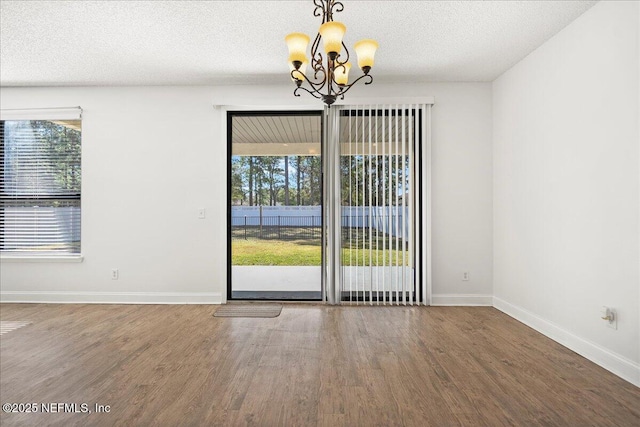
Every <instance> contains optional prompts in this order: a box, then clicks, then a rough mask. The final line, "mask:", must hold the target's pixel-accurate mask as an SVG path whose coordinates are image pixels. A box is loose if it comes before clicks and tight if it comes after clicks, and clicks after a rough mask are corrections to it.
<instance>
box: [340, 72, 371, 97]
mask: <svg viewBox="0 0 640 427" xmlns="http://www.w3.org/2000/svg"><path fill="white" fill-rule="evenodd" d="M365 77H369V81H366V82H364V84H365V85H370V84H371V83H373V76H371V75H370V74H365V75H362V76H360V77H358V78H357V79H355V80H354V81H353V83H351V84H349V85H345V86H342V87H341V88H340V91H339V92H338V93H336V95H338V96H342V97H344V94H345V93H347V92H348V91H349V89H351V88H352V87H353V85H355V84H356V83H358V82H359V81H360V80H362V79H364V78H365ZM343 99H344V98H343Z"/></svg>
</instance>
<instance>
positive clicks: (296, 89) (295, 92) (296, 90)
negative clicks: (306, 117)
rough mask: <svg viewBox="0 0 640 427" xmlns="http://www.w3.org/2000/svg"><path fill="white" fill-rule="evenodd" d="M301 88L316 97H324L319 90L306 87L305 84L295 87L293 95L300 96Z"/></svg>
mask: <svg viewBox="0 0 640 427" xmlns="http://www.w3.org/2000/svg"><path fill="white" fill-rule="evenodd" d="M299 90H304V91H305V92H308V93H310V94H311V96H313V97H314V98H315V99H322V95H320V94H319V93H318V92H312V91H310V90H309V89H307V88H306V87H303V86H299V87H297V88H295V90H294V91H293V95H294V96H300V94H299V93H298V91H299Z"/></svg>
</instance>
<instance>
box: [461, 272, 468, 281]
mask: <svg viewBox="0 0 640 427" xmlns="http://www.w3.org/2000/svg"><path fill="white" fill-rule="evenodd" d="M462 280H464V281H465V282H467V281H469V272H468V271H465V272H463V273H462Z"/></svg>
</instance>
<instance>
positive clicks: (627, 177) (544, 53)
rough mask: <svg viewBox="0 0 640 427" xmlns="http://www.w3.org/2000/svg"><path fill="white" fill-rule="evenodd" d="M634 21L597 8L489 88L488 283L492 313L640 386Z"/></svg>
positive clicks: (610, 6) (609, 7)
mask: <svg viewBox="0 0 640 427" xmlns="http://www.w3.org/2000/svg"><path fill="white" fill-rule="evenodd" d="M639 16H640V15H639V13H638V3H637V2H601V3H599V4H597V5H595V6H594V7H593V8H591V9H590V10H588V11H587V12H585V13H584V15H582V16H581V17H579V18H578V19H577V20H576V21H574V22H573V23H572V24H570V25H569V26H568V27H566V28H565V29H564V30H562V31H561V32H560V33H558V34H557V35H556V36H554V37H553V38H552V39H550V40H549V41H548V42H546V43H545V44H544V45H542V46H541V47H540V48H538V49H537V50H536V51H534V52H533V53H531V54H530V55H529V56H528V57H527V58H525V59H524V60H523V61H521V62H520V63H518V64H517V65H516V66H515V67H513V68H512V69H511V70H509V71H508V72H506V73H505V74H503V75H502V76H501V77H499V78H498V79H497V80H496V81H495V82H494V83H493V132H494V137H493V138H494V146H493V154H494V158H493V162H494V163H493V194H494V206H493V211H494V241H493V243H494V270H493V273H494V295H495V305H496V307H498V308H500V309H502V310H504V311H506V312H507V313H509V314H512V315H513V316H515V317H516V318H519V319H520V320H523V321H525V323H528V324H530V325H532V326H534V327H535V328H536V329H538V330H540V331H542V332H544V333H546V334H547V335H549V336H551V337H552V338H554V339H556V340H558V341H560V342H561V343H564V344H565V345H567V346H569V347H570V348H572V349H574V350H575V351H577V352H579V353H581V354H583V355H585V356H586V357H588V358H590V359H592V360H594V361H596V362H598V363H600V364H601V365H602V366H604V367H606V368H608V369H610V370H612V371H614V372H616V373H618V374H619V375H621V376H623V377H624V378H626V379H628V380H630V381H632V382H635V383H636V384H639V385H640V370H639V369H638V366H639V365H638V363H639V362H640V347H639V345H640V344H639V342H640V326H639V324H640V322H639V318H638V316H639V312H640V306H639V291H640V279H639V271H640V252H639V245H640V242H639V239H640V197H639V178H640V162H639V123H638V117H639V111H638V102H639V100H638V90H639V88H638V85H639V77H638V76H639V70H638V59H639V44H638V40H639V39H638V27H639ZM602 305H608V306H610V307H612V308H614V309H615V310H616V312H617V314H618V329H617V330H614V329H610V328H608V327H607V326H606V325H605V323H606V322H604V321H603V320H601V319H600V312H599V310H600V306H602Z"/></svg>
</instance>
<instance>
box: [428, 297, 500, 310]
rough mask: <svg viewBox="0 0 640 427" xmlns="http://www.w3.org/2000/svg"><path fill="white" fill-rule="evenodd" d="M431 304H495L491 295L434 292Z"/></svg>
mask: <svg viewBox="0 0 640 427" xmlns="http://www.w3.org/2000/svg"><path fill="white" fill-rule="evenodd" d="M431 305H441V306H447V305H464V306H489V307H491V306H492V305H493V297H492V296H491V295H478V294H433V295H431Z"/></svg>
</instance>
